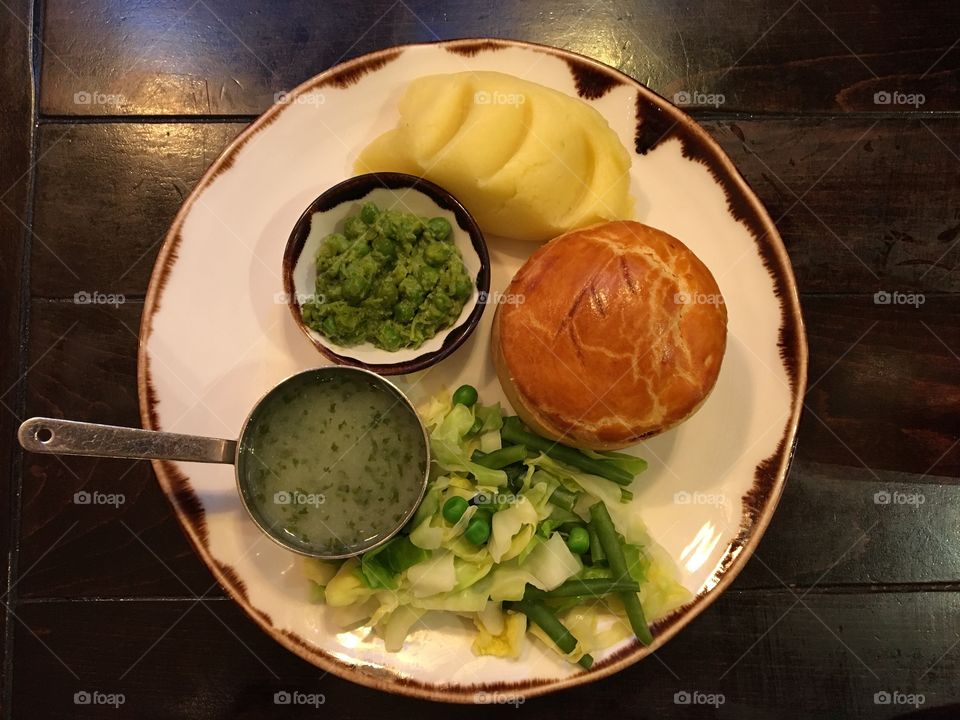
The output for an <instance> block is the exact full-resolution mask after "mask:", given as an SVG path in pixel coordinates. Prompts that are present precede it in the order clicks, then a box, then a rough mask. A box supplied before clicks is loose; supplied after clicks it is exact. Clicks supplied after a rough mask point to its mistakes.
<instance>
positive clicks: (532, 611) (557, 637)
mask: <svg viewBox="0 0 960 720" xmlns="http://www.w3.org/2000/svg"><path fill="white" fill-rule="evenodd" d="M511 606H512V607H513V608H514V609H516V610H519V611H520V612H522V613H523V614H524V615H526V616H527V618H528V619H529V620H530V621H531V622H534V623H536V624H537V625H539V626H540V629H541V630H543V631H544V632H545V633H546V634H547V637H549V638H550V639H551V640H553V642H554V643H556V645H557V647H558V648H560V651H561V652H562V653H563V654H564V655H569V654H570V653H572V652H573V651H574V650H575V649H576V647H577V639H576V638H575V637H574V636H573V635H572V634H571V633H570V631H569V630H568V629H567V627H566V626H565V625H564V624H563V623H562V622H560V621H559V620H558V619H557V616H556V615H554V614H553V611H551V610H550V608H548V607H547V606H546V605H544V604H543V603H541V602H539V601H537V600H527V599H526V598H524V599H523V600H520V601H519V602H515V603H512V604H511ZM577 662H578V664H579V665H580V666H581V667H584V668H589V667H590V666H591V665H593V658H592V657H590V656H589V655H584V656H583V657H581V658H580V659H579V660H578V661H577Z"/></svg>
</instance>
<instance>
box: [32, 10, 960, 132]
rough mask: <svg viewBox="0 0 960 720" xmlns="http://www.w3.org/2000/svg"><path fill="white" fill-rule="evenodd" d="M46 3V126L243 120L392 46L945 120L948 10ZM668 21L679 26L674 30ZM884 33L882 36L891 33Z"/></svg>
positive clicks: (726, 104) (951, 59) (760, 105)
mask: <svg viewBox="0 0 960 720" xmlns="http://www.w3.org/2000/svg"><path fill="white" fill-rule="evenodd" d="M83 8H84V9H83V11H82V12H78V11H77V10H76V7H75V5H74V4H73V3H71V2H69V0H52V1H51V2H48V3H45V35H44V37H45V41H46V43H47V45H48V48H49V50H48V51H47V52H46V53H45V54H44V58H43V68H42V70H43V74H42V82H43V86H44V93H43V98H42V104H41V109H42V111H43V112H44V113H47V114H53V115H117V114H124V115H126V114H199V115H203V114H230V113H240V114H256V113H259V112H261V111H263V110H264V109H265V108H266V107H268V106H269V105H270V104H271V103H273V102H274V98H275V96H276V94H277V93H279V92H283V91H285V90H289V89H290V88H292V87H294V86H296V85H297V84H299V83H300V82H302V81H304V80H306V79H307V78H309V77H311V76H312V75H314V74H316V73H318V72H320V71H322V70H325V69H326V68H328V67H330V66H332V65H334V64H336V63H337V62H340V61H341V60H344V59H349V58H352V57H356V56H358V55H361V54H363V53H366V52H370V51H372V50H375V49H380V48H383V47H388V46H390V45H397V44H401V43H414V42H429V41H432V40H437V39H450V38H459V37H484V36H489V37H504V38H516V39H521V40H531V41H534V42H539V43H544V44H547V45H554V46H557V47H561V48H565V49H569V50H573V51H575V52H579V53H583V54H585V55H589V56H591V57H595V58H597V59H599V60H602V61H604V62H606V63H608V64H610V65H612V66H614V67H616V68H619V69H621V70H623V71H624V72H626V73H627V74H629V75H631V76H633V77H635V78H637V79H638V80H640V81H641V82H644V83H646V84H647V85H649V86H650V87H651V88H653V89H654V90H656V91H657V92H659V93H661V94H663V95H664V96H666V97H671V98H672V97H674V95H677V94H678V93H687V94H688V95H690V97H691V99H692V100H693V102H694V103H695V104H697V105H700V106H703V107H712V106H714V105H715V104H716V103H717V102H718V100H719V99H720V98H718V96H722V104H720V107H722V108H723V109H724V110H725V111H744V110H746V111H753V110H760V111H763V112H791V111H804V112H810V111H841V112H843V111H849V110H861V111H867V112H874V111H879V112H887V111H889V110H891V109H901V106H891V105H884V104H876V103H875V102H874V95H875V93H878V92H889V93H893V92H894V91H898V92H902V93H904V94H917V93H922V94H924V95H925V102H924V104H923V106H922V107H923V109H924V110H958V109H960V83H958V82H957V80H958V77H960V50H958V49H956V48H952V49H951V44H952V43H953V42H954V41H955V40H956V39H957V38H956V35H957V33H956V30H957V27H958V24H960V10H958V8H957V5H956V3H953V2H950V1H949V0H939V1H938V2H933V3H926V4H924V6H923V7H914V6H910V5H904V4H903V3H898V2H895V0H882V1H881V2H878V3H874V4H873V5H871V6H870V8H868V9H867V8H865V9H863V10H861V11H859V12H851V11H849V10H848V9H847V8H845V7H839V6H837V5H835V4H833V3H829V2H827V0H810V1H809V2H795V1H793V0H776V1H775V2H761V1H760V0H749V1H748V2H744V3H739V4H738V5H737V8H736V11H731V10H730V8H729V7H727V6H725V5H724V4H710V3H705V4H701V5H698V6H697V7H696V9H692V8H691V9H690V11H689V12H684V13H683V14H682V16H680V15H677V11H676V9H675V7H674V6H672V5H669V4H665V3H658V2H656V1H655V0H599V1H598V2H572V3H563V4H552V5H550V6H544V5H540V4H538V3H527V2H515V1H512V0H493V1H492V2H485V3H474V2H466V1H465V0H455V1H454V2H449V1H443V2H441V1H440V0H410V1H409V2H403V3H393V2H390V1H389V0H373V1H372V2H367V3H363V4H359V5H356V6H351V8H350V10H349V11H344V8H343V6H342V5H341V4H339V3H333V2H330V1H329V0H326V1H325V2H312V1H310V0H294V1H292V2H288V3H285V4H284V9H283V12H276V13H273V12H267V11H266V10H265V8H264V7H263V6H261V5H260V4H259V3H256V2H253V0H241V1H240V2H229V1H228V0H208V1H205V2H200V3H193V2H191V1H190V0H165V1H164V2H161V3H141V2H118V1H117V0H95V1H92V2H87V3H85V4H84V6H83ZM681 18H682V21H681ZM891 28H896V32H891Z"/></svg>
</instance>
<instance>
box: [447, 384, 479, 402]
mask: <svg viewBox="0 0 960 720" xmlns="http://www.w3.org/2000/svg"><path fill="white" fill-rule="evenodd" d="M478 397H479V395H478V394H477V389H476V388H475V387H474V386H473V385H461V386H460V387H458V388H457V389H456V390H455V391H454V393H453V404H454V405H466V406H467V407H473V406H474V405H475V404H476V402H477V398H478Z"/></svg>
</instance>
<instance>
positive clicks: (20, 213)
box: [0, 0, 33, 715]
mask: <svg viewBox="0 0 960 720" xmlns="http://www.w3.org/2000/svg"><path fill="white" fill-rule="evenodd" d="M30 6H31V4H30V3H29V2H25V1H22V0H14V1H13V2H11V3H10V4H9V5H8V6H7V7H6V9H5V10H3V12H4V14H5V17H4V20H3V22H2V23H0V47H3V48H4V59H3V62H0V97H2V98H3V122H0V269H2V270H3V274H4V281H3V282H2V283H0V345H2V348H3V349H2V351H0V573H2V578H0V634H2V637H3V643H2V646H0V666H2V668H3V672H2V673H0V675H2V677H3V683H2V686H0V713H3V714H4V715H6V714H7V713H8V712H9V709H10V702H9V700H10V698H9V692H10V684H9V678H10V672H11V668H12V666H13V659H14V656H13V653H12V648H11V644H10V638H11V635H10V632H9V631H10V630H11V629H12V626H13V624H14V623H15V622H16V621H15V619H14V618H13V617H12V615H11V612H12V610H11V606H14V605H15V603H16V598H17V588H16V586H15V585H12V584H11V578H12V577H13V576H14V575H15V573H16V572H17V563H18V558H17V555H16V542H15V539H14V535H15V533H16V527H17V506H18V495H19V469H20V452H19V449H18V448H17V447H16V446H15V445H14V443H13V442H11V441H10V440H9V439H8V438H13V437H14V436H15V434H16V431H17V426H18V425H19V423H20V419H21V417H20V416H21V412H22V402H23V383H22V382H21V378H20V375H21V362H22V360H23V356H24V353H23V349H24V344H23V342H22V339H21V328H22V326H23V316H22V314H23V313H24V312H25V309H24V308H22V307H21V298H22V297H23V295H24V292H23V291H24V290H25V289H26V278H24V276H23V272H22V269H23V266H24V258H25V256H26V252H27V250H26V248H27V247H28V245H29V207H30V187H31V182H32V175H31V153H32V150H33V133H32V120H33V96H32V93H31V92H30V78H31V75H30V64H29V58H30V52H31V47H32V42H31V38H30V27H31V23H32V18H31V14H30Z"/></svg>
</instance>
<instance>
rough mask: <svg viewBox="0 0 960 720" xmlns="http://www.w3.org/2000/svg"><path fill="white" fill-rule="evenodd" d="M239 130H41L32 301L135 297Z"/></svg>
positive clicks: (216, 126) (189, 126)
mask: <svg viewBox="0 0 960 720" xmlns="http://www.w3.org/2000/svg"><path fill="white" fill-rule="evenodd" d="M242 128H243V125H242V124H239V125H237V124H227V125H223V124H203V123H194V124H184V125H177V124H168V123H164V124H149V123H148V124H136V125H114V124H97V125H43V126H42V127H41V134H40V148H39V154H40V163H39V165H38V168H37V191H36V215H37V222H36V234H37V238H38V242H36V243H34V252H33V255H32V285H31V289H32V292H33V294H34V295H35V296H46V297H73V295H74V294H75V293H77V292H87V293H95V292H103V293H123V294H126V295H137V294H141V295H142V294H143V293H144V292H145V291H146V287H147V282H148V280H149V278H150V272H151V270H152V269H153V261H154V258H156V255H157V253H158V252H159V251H160V245H161V243H162V241H163V238H164V236H165V235H166V232H167V228H168V227H169V225H170V222H171V221H172V220H173V216H174V215H175V214H176V212H177V210H178V209H179V207H180V205H181V203H182V202H183V200H184V199H185V198H186V196H187V194H188V193H189V192H190V190H191V189H192V188H193V186H194V185H195V184H196V182H197V180H199V178H200V176H201V175H202V174H203V173H204V171H205V170H206V169H207V167H209V165H210V164H211V163H212V162H213V161H214V160H215V159H216V157H217V155H219V154H220V152H221V150H222V149H223V148H224V147H225V146H226V145H227V143H229V142H230V140H232V139H233V138H234V136H236V134H237V133H238V132H239V131H240V130H241V129H242Z"/></svg>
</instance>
